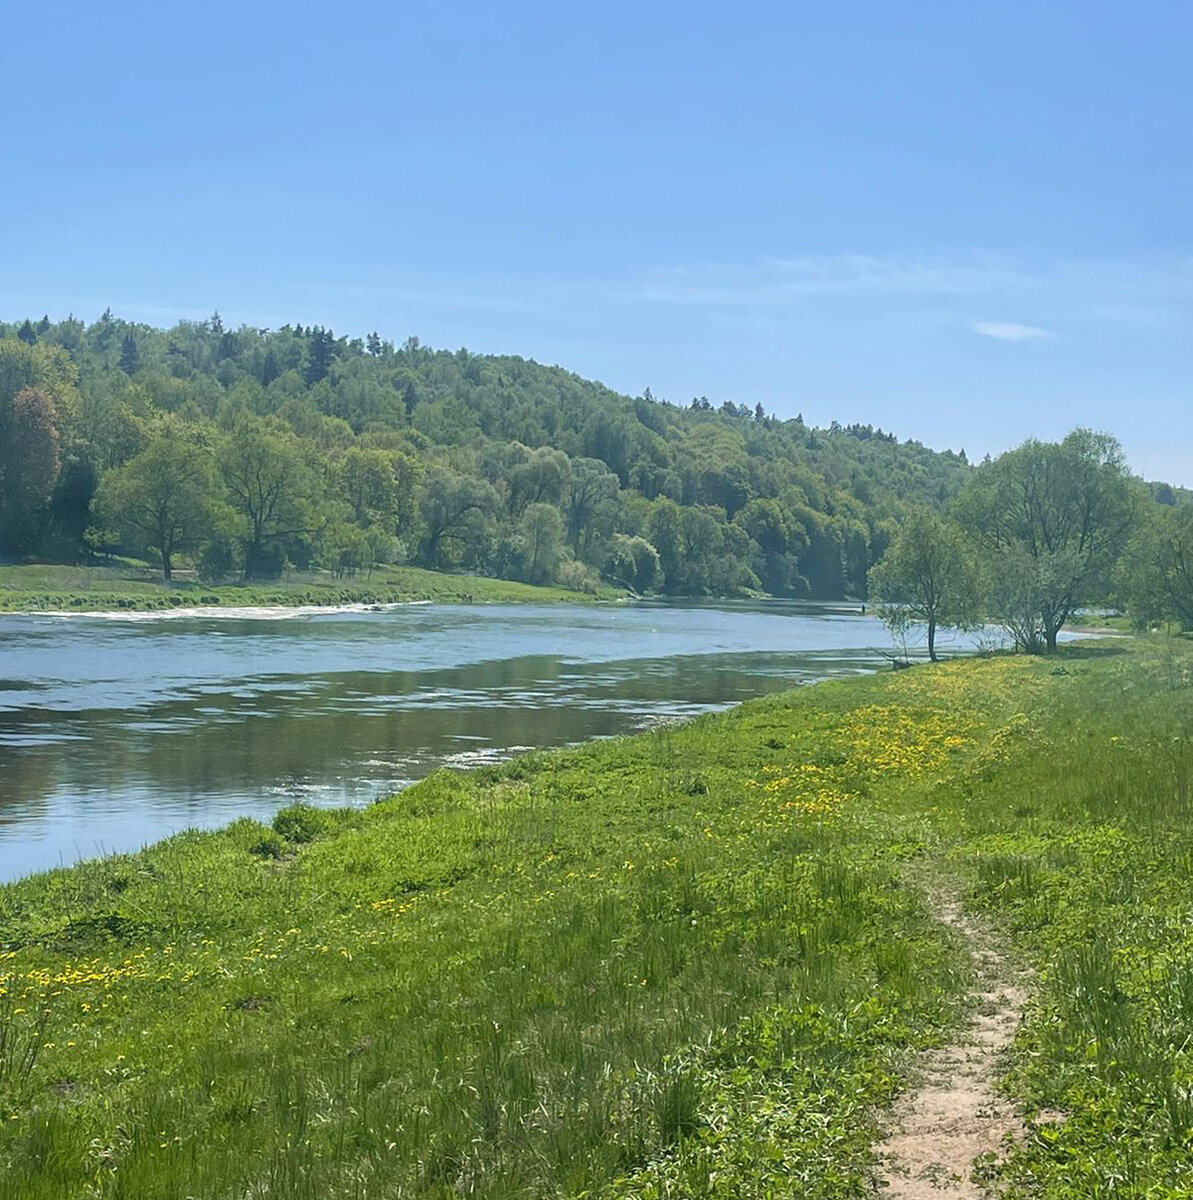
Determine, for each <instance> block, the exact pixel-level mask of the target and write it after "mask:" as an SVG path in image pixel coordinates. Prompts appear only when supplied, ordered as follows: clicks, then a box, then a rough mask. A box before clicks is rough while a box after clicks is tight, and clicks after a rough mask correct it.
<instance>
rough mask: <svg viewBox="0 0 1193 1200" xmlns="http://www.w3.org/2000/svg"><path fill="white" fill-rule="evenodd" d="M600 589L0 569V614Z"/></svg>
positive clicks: (534, 595) (487, 598)
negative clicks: (236, 580) (220, 580)
mask: <svg viewBox="0 0 1193 1200" xmlns="http://www.w3.org/2000/svg"><path fill="white" fill-rule="evenodd" d="M626 595H627V593H626V592H624V591H621V590H618V589H616V588H610V587H602V588H601V589H600V590H599V591H598V592H596V593H592V594H588V593H580V592H571V591H567V590H565V589H564V588H557V587H538V586H535V585H532V584H528V583H517V582H514V581H512V580H503V579H489V578H486V577H483V576H479V575H447V574H444V573H442V572H439V571H427V570H424V569H423V568H421V567H386V568H384V569H380V570H378V571H376V572H375V573H374V575H373V577H372V578H370V579H365V580H361V579H357V580H334V579H332V578H331V577H330V576H327V575H326V574H324V575H321V576H320V575H300V576H297V577H294V578H290V579H286V580H282V581H279V582H276V583H248V584H218V585H211V584H206V583H198V582H194V581H187V580H179V581H176V582H174V583H171V584H164V583H162V582H161V580H160V579H154V578H152V577H151V575H150V573H149V572H147V571H144V570H139V569H136V568H132V567H127V566H122V567H53V566H0V612H11V613H69V614H77V613H102V612H171V611H175V612H179V611H180V612H183V613H185V614H188V615H194V614H195V613H196V612H202V611H203V610H208V609H212V608H220V609H233V610H243V609H270V608H288V609H292V608H347V609H351V608H355V607H361V608H367V607H370V606H372V605H377V604H382V605H384V604H411V603H432V604H523V603H529V604H536V603H537V604H547V603H557V604H559V603H564V604H582V603H585V602H592V601H600V600H618V599H623V598H624V597H625V596H626Z"/></svg>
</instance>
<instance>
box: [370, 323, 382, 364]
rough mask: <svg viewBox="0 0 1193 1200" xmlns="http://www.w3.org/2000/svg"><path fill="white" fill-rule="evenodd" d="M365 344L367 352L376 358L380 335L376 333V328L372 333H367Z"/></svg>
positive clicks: (379, 349)
mask: <svg viewBox="0 0 1193 1200" xmlns="http://www.w3.org/2000/svg"><path fill="white" fill-rule="evenodd" d="M367 345H368V348H369V353H370V354H371V355H372V356H373V357H374V358H376V357H377V355H378V354H380V353H381V336H380V334H378V333H377V331H376V330H374V331H373V332H372V333H370V334H369V337H368V341H367Z"/></svg>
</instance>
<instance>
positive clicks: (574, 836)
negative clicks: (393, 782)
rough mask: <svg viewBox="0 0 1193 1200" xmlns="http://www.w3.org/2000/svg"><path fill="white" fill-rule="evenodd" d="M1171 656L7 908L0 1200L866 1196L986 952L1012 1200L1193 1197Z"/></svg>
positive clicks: (900, 710) (287, 813)
mask: <svg viewBox="0 0 1193 1200" xmlns="http://www.w3.org/2000/svg"><path fill="white" fill-rule="evenodd" d="M1191 685H1193V656H1190V654H1189V653H1188V652H1187V651H1186V649H1185V648H1184V646H1183V645H1181V644H1179V643H1169V642H1163V643H1161V642H1160V641H1158V640H1157V641H1155V642H1140V643H1129V642H1126V641H1123V642H1119V643H1113V644H1112V643H1102V644H1099V645H1090V644H1085V645H1082V646H1080V647H1072V648H1069V649H1068V651H1067V652H1065V653H1063V654H1062V655H1061V656H1060V657H1059V658H1056V659H1038V658H1027V657H1010V656H1005V657H992V658H985V659H971V660H964V661H954V662H950V663H946V664H941V665H938V666H926V665H925V666H918V667H916V668H914V669H913V670H908V671H901V672H892V673H887V674H882V675H878V676H872V677H868V678H858V679H854V680H849V681H844V682H831V683H824V684H820V685H817V686H816V687H814V688H803V689H799V690H796V691H793V692H789V693H786V694H783V695H780V696H776V697H770V698H767V699H763V700H758V701H754V702H751V703H749V704H746V705H743V706H741V707H740V708H737V709H735V710H733V711H731V712H728V713H724V714H719V715H715V716H709V717H704V718H701V719H699V720H696V721H693V722H690V723H687V724H684V725H680V726H663V727H661V728H659V729H657V730H654V731H652V732H649V733H645V734H642V735H639V736H636V737H631V738H623V739H618V740H614V741H608V742H599V743H593V744H590V745H587V746H584V747H582V748H579V749H576V750H571V751H566V752H559V753H550V754H536V755H528V756H525V757H522V758H520V759H517V760H514V761H512V762H510V763H507V764H504V765H502V766H500V767H496V768H490V769H486V770H483V771H479V772H475V773H472V774H459V773H452V772H447V771H441V772H439V773H437V774H435V775H433V776H431V777H430V778H428V779H426V780H425V781H423V782H422V783H420V784H418V785H416V786H415V787H412V788H411V789H409V790H408V791H406V792H404V793H402V794H401V795H399V796H397V797H395V798H393V799H391V800H388V801H385V802H383V803H380V804H377V805H374V806H372V807H371V808H369V809H367V810H363V811H352V812H337V813H326V812H317V811H314V810H310V809H305V808H302V807H295V808H291V809H287V810H284V811H283V812H282V813H280V814H279V815H278V817H277V819H276V820H275V821H274V822H273V825H272V826H271V827H266V826H263V825H260V824H257V823H255V822H252V821H248V820H242V821H239V822H236V823H235V824H233V825H232V826H230V827H229V828H228V829H226V830H223V831H221V832H217V833H186V834H181V835H179V836H177V837H174V838H171V839H169V840H168V841H166V842H163V843H160V844H158V845H156V846H153V847H151V848H149V849H147V850H145V851H143V852H142V853H140V854H137V855H130V856H119V857H114V858H110V859H107V860H103V861H98V862H91V863H85V864H82V865H80V866H77V867H73V868H70V869H66V870H59V871H54V872H49V873H46V874H43V875H38V876H34V877H31V878H29V879H27V880H24V881H21V882H19V883H16V884H12V885H9V886H7V887H5V888H3V889H0V977H2V988H3V995H0V1118H2V1120H0V1200H62V1198H64V1197H103V1198H112V1200H115V1198H121V1200H166V1198H169V1200H190V1198H193V1200H231V1198H233V1197H235V1198H237V1200H240V1198H252V1200H257V1198H261V1200H264V1198H265V1197H286V1198H291V1197H293V1198H295V1200H299V1198H307V1197H310V1198H311V1200H315V1198H318V1200H325V1198H339V1197H343V1198H348V1197H353V1198H365V1197H368V1198H390V1197H393V1198H397V1197H403V1198H404V1197H419V1198H424V1197H425V1198H431V1197H435V1198H444V1200H446V1198H447V1197H458V1196H461V1195H465V1196H468V1195H472V1196H485V1197H493V1198H510V1200H512V1198H514V1197H518V1198H523V1197H525V1198H530V1197H536V1198H537V1197H564V1196H573V1197H581V1196H583V1197H591V1198H597V1197H601V1198H608V1200H615V1198H629V1197H640V1198H643V1200H678V1198H680V1197H683V1198H688V1197H692V1198H700V1197H709V1198H713V1197H716V1198H722V1197H723V1198H725V1200H728V1198H730V1197H735V1198H736V1197H748V1196H757V1197H762V1196H766V1197H785V1196H789V1197H793V1198H794V1197H818V1198H819V1197H823V1198H828V1197H854V1196H864V1195H868V1194H870V1191H871V1188H872V1182H873V1179H872V1147H873V1144H874V1141H875V1137H876V1128H877V1125H878V1123H879V1122H880V1120H881V1117H882V1111H883V1109H884V1107H885V1106H886V1105H887V1104H888V1103H889V1102H890V1101H891V1099H892V1098H893V1097H894V1096H895V1095H896V1094H897V1093H898V1091H899V1090H900V1088H901V1087H902V1086H904V1084H905V1082H906V1079H907V1072H908V1067H909V1064H910V1063H911V1060H912V1057H913V1056H914V1054H915V1052H916V1051H918V1050H920V1049H922V1048H925V1047H928V1046H931V1045H933V1044H937V1043H939V1042H940V1041H941V1040H942V1039H946V1038H947V1037H948V1036H949V1033H950V1030H951V1029H953V1028H954V1027H955V1026H956V1024H957V1022H958V1021H959V1020H960V1019H961V1017H962V1016H963V1012H964V1004H965V996H966V993H967V988H968V986H969V983H970V980H971V977H972V976H971V962H970V959H969V956H968V954H967V951H966V947H965V946H964V944H962V942H961V941H960V940H959V935H958V934H956V933H955V932H953V931H951V930H950V929H949V928H947V927H946V926H944V925H943V924H942V923H941V922H940V921H938V920H936V919H935V918H934V917H933V915H932V912H931V911H930V907H929V902H928V900H927V899H926V889H925V882H926V881H930V880H931V879H932V878H933V877H934V876H940V877H944V876H948V877H950V878H953V879H955V880H957V881H958V882H957V886H959V887H960V888H961V889H962V890H963V893H964V894H965V896H966V898H967V900H968V902H969V903H970V904H972V905H973V906H974V907H975V908H977V909H980V910H982V911H984V912H986V913H988V914H990V915H991V917H992V918H993V920H994V921H995V923H996V924H997V925H998V926H999V927H1001V928H1003V929H1005V930H1006V931H1008V935H1009V937H1010V938H1011V944H1012V946H1013V948H1014V952H1015V953H1016V954H1018V955H1019V956H1021V958H1022V960H1023V962H1024V963H1025V964H1029V965H1030V966H1032V967H1033V968H1034V969H1035V973H1036V981H1037V984H1036V987H1037V990H1036V994H1035V997H1034V999H1033V1001H1032V1004H1031V1006H1030V1008H1029V1011H1028V1015H1027V1018H1026V1021H1025V1024H1024V1026H1023V1028H1022V1030H1021V1032H1020V1035H1019V1037H1018V1040H1017V1042H1016V1046H1015V1050H1014V1053H1013V1056H1012V1059H1011V1061H1010V1062H1008V1064H1007V1074H1006V1077H1005V1086H1006V1087H1007V1088H1008V1089H1009V1090H1010V1092H1011V1094H1013V1095H1014V1096H1015V1097H1017V1098H1018V1099H1019V1100H1020V1102H1021V1103H1022V1105H1023V1107H1024V1109H1025V1112H1026V1113H1027V1117H1028V1136H1027V1137H1026V1138H1025V1139H1024V1140H1023V1142H1022V1143H1021V1144H1020V1146H1019V1147H1018V1148H1017V1149H1016V1150H1015V1151H1013V1153H1012V1154H1011V1156H1010V1158H1009V1160H1008V1162H1007V1163H1006V1164H1005V1165H1003V1166H1001V1167H998V1168H997V1169H996V1168H994V1167H990V1168H989V1169H988V1173H989V1174H991V1175H992V1176H997V1178H996V1179H995V1180H994V1182H996V1183H997V1184H998V1185H999V1186H1000V1187H1005V1188H1007V1189H1009V1194H1011V1195H1013V1196H1022V1197H1031V1196H1048V1197H1058V1198H1059V1197H1066V1198H1073V1200H1075V1198H1076V1197H1079V1196H1080V1197H1089V1196H1116V1197H1117V1196H1139V1197H1143V1196H1148V1197H1155V1196H1177V1195H1190V1194H1193V1169H1191V1167H1190V1162H1191V1159H1193V1155H1191V1153H1190V1149H1191V1140H1190V1139H1191V1136H1193V1049H1191V1047H1193V829H1191V828H1190V821H1189V817H1190V809H1189V804H1190V801H1189V796H1188V788H1189V775H1190V768H1191V767H1193V753H1191V752H1190V748H1189V732H1190V727H1191V726H1193V686H1191Z"/></svg>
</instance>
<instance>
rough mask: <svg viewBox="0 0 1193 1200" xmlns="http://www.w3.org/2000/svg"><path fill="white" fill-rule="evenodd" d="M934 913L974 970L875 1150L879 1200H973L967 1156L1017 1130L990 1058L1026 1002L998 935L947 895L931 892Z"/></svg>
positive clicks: (975, 1188) (977, 1191)
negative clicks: (963, 1020)
mask: <svg viewBox="0 0 1193 1200" xmlns="http://www.w3.org/2000/svg"><path fill="white" fill-rule="evenodd" d="M933 908H934V911H935V913H936V915H937V916H938V917H939V918H940V919H941V920H942V921H944V922H945V923H946V924H948V925H951V926H952V927H953V928H954V929H956V930H958V931H959V932H960V933H961V934H962V935H963V936H964V937H965V939H966V941H968V943H969V945H970V948H971V950H972V953H973V957H974V963H975V966H976V968H977V979H976V981H975V986H974V993H973V1001H974V1010H973V1016H972V1018H971V1019H970V1021H969V1022H968V1023H967V1024H966V1025H965V1026H964V1027H963V1028H962V1029H961V1030H960V1032H959V1034H958V1036H957V1038H956V1040H955V1041H953V1042H952V1043H950V1044H949V1045H946V1046H942V1047H940V1049H938V1050H933V1051H930V1052H929V1053H927V1054H925V1055H924V1057H923V1058H922V1059H921V1061H920V1062H919V1064H918V1065H917V1066H918V1069H917V1083H916V1084H915V1086H914V1087H913V1088H912V1089H911V1090H910V1091H908V1092H907V1093H906V1094H905V1095H903V1096H902V1097H901V1098H900V1100H899V1101H898V1102H897V1103H896V1105H895V1107H894V1109H893V1111H892V1113H891V1119H890V1122H889V1124H888V1133H887V1136H886V1138H885V1139H884V1140H883V1142H882V1143H881V1144H880V1145H879V1147H878V1153H879V1155H880V1158H881V1161H880V1164H879V1167H878V1179H879V1188H880V1193H879V1194H880V1195H882V1196H883V1197H885V1198H887V1200H928V1198H929V1197H931V1198H932V1200H947V1198H950V1197H956V1198H959V1200H970V1198H973V1200H979V1198H980V1197H982V1196H984V1195H985V1194H986V1193H985V1191H984V1189H983V1188H981V1187H980V1186H979V1185H978V1184H975V1183H973V1182H972V1181H971V1179H970V1173H971V1171H972V1168H973V1162H974V1159H976V1158H978V1157H979V1156H980V1155H983V1154H989V1153H992V1152H997V1151H998V1150H999V1148H1000V1147H1001V1145H1002V1143H1003V1140H1004V1139H1005V1138H1006V1137H1007V1136H1008V1135H1011V1134H1014V1133H1016V1132H1018V1131H1019V1130H1020V1128H1021V1126H1020V1122H1019V1120H1018V1119H1017V1117H1016V1115H1015V1111H1014V1108H1013V1106H1012V1105H1011V1104H1010V1103H1009V1102H1008V1101H1007V1100H1006V1099H1005V1098H1004V1097H1002V1096H1000V1095H998V1094H997V1093H996V1092H995V1090H994V1080H995V1077H996V1074H997V1070H998V1058H999V1055H1000V1054H1001V1052H1002V1051H1004V1050H1005V1049H1006V1048H1007V1047H1008V1046H1009V1045H1010V1043H1011V1039H1012V1038H1013V1037H1014V1036H1015V1030H1016V1028H1017V1027H1018V1025H1019V1020H1020V1017H1021V1016H1022V1013H1023V1005H1024V1002H1025V1000H1026V998H1027V993H1026V990H1025V988H1024V986H1023V983H1024V981H1023V979H1022V978H1020V979H1016V978H1015V972H1014V969H1013V967H1012V965H1011V963H1010V962H1009V960H1008V958H1007V956H1006V953H1005V950H1004V949H1003V947H1002V945H1001V944H1000V942H999V939H998V937H997V936H996V935H995V934H994V932H993V931H992V930H991V929H990V927H989V926H987V925H986V924H985V923H983V922H981V921H980V920H978V919H977V918H975V917H973V916H971V915H970V914H968V913H966V912H964V911H963V910H962V908H961V903H960V900H959V898H958V897H957V895H956V893H955V892H947V893H946V892H937V893H936V894H935V895H934V897H933Z"/></svg>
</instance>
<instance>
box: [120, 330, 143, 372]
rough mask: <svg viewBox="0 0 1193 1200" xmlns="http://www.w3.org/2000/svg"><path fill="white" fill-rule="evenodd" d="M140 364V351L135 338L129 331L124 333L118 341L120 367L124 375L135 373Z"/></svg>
mask: <svg viewBox="0 0 1193 1200" xmlns="http://www.w3.org/2000/svg"><path fill="white" fill-rule="evenodd" d="M140 365H141V351H140V350H138V349H137V340H136V338H134V337H133V335H132V334H131V333H126V334H125V335H124V340H123V341H122V342H121V343H120V369H121V370H122V371H123V372H124V373H125V374H126V375H135V374H136V373H137V368H138V367H139V366H140Z"/></svg>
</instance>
